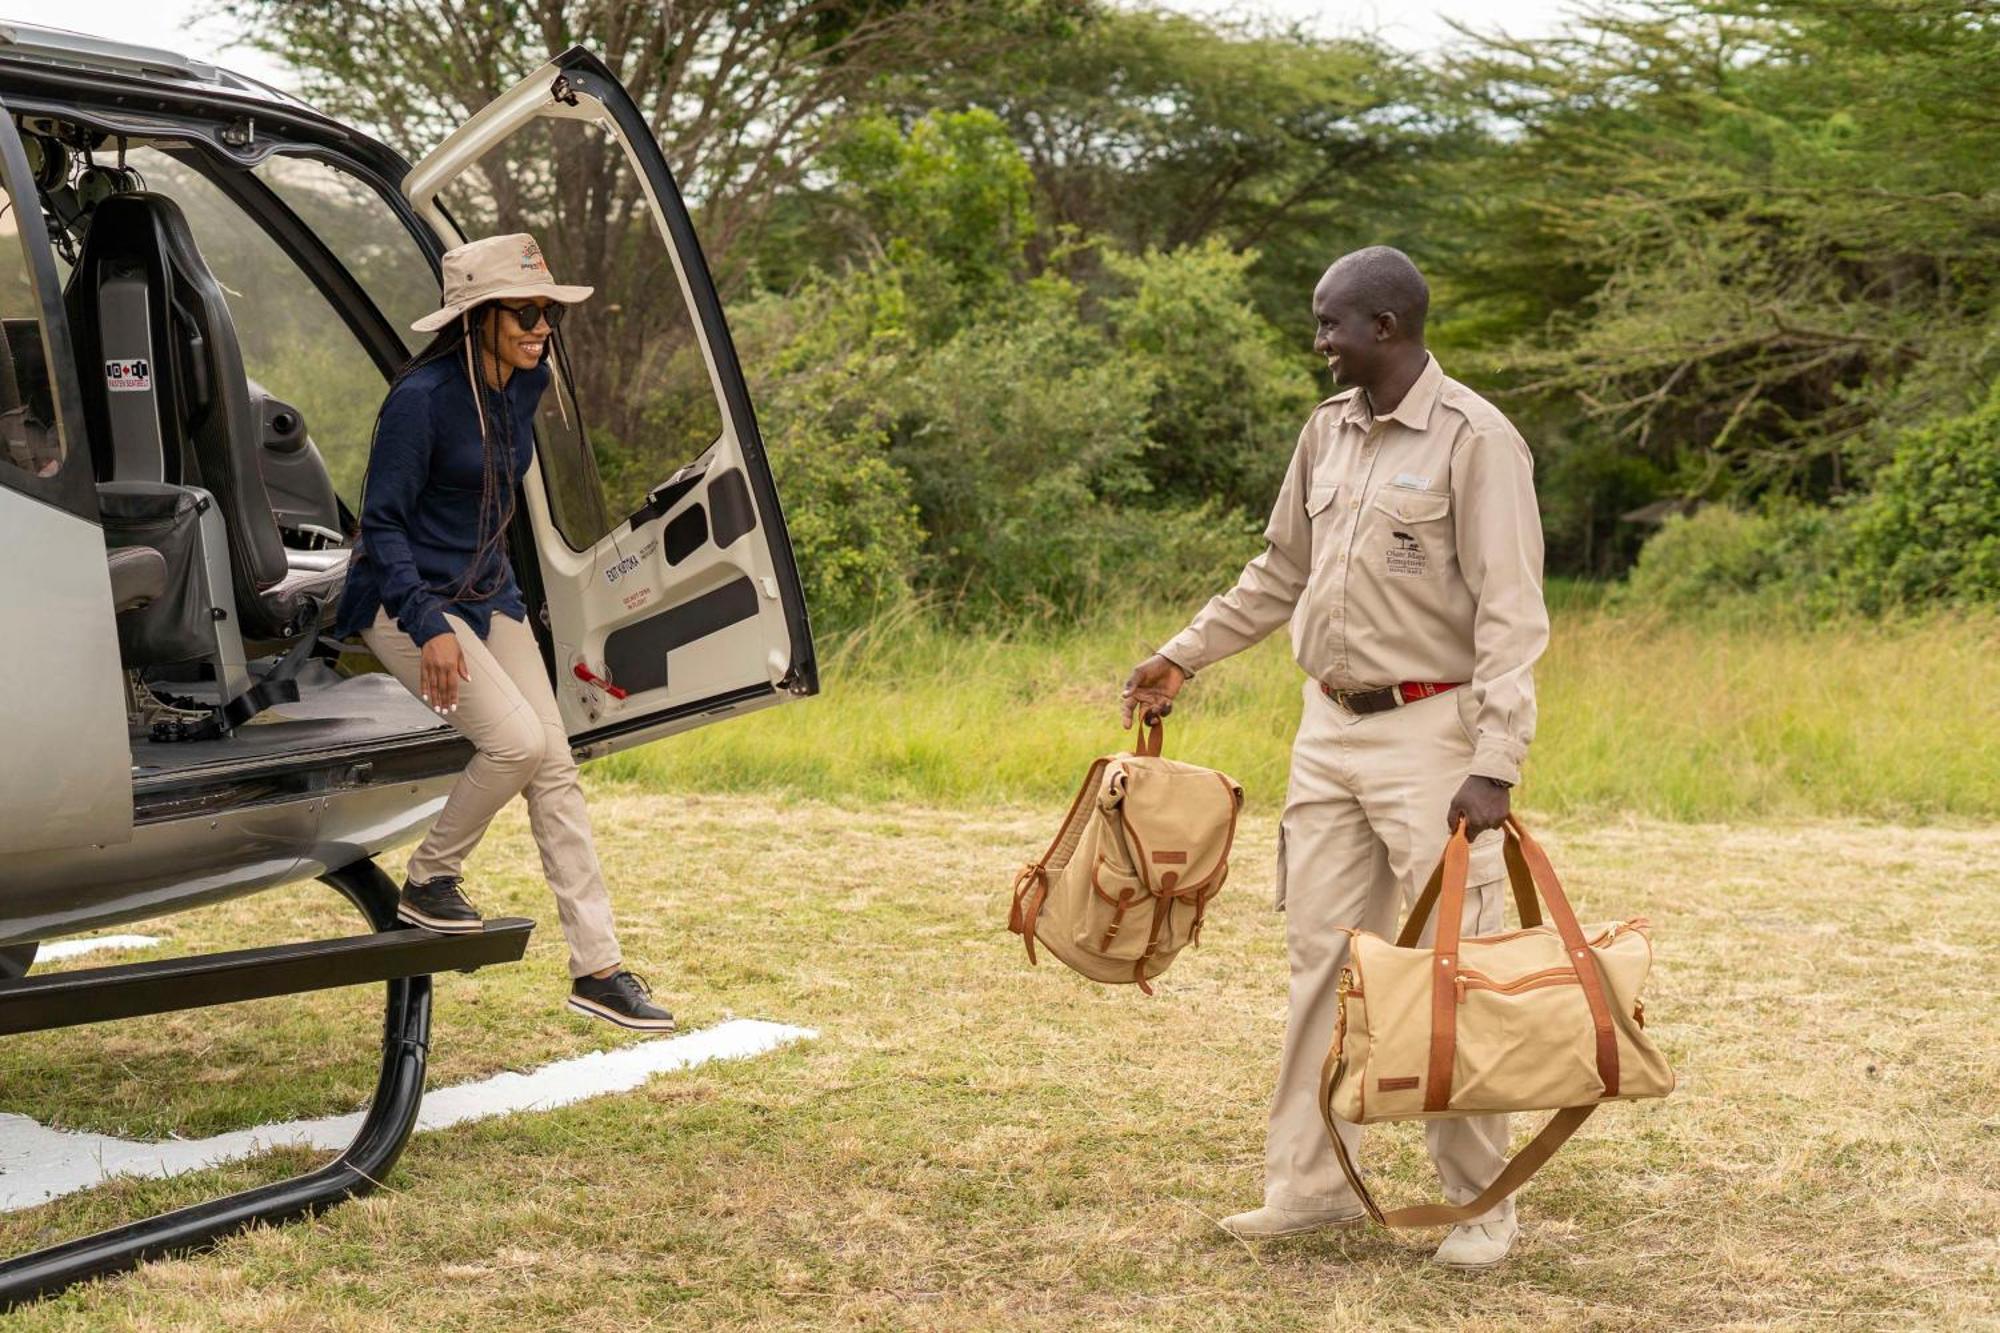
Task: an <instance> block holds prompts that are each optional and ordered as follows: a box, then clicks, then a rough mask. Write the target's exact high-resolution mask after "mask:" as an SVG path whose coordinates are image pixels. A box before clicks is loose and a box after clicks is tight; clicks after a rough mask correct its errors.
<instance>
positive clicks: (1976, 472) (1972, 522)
mask: <svg viewBox="0 0 2000 1333" xmlns="http://www.w3.org/2000/svg"><path fill="white" fill-rule="evenodd" d="M1842 582H1843V584H1844V585H1845V587H1846V588H1847V589H1848V590H1849V591H1850V594H1851V595H1852V597H1853V598H1854V600H1855V601H1856V602H1857V603H1858V604H1859V605H1860V606H1862V608H1863V609H1865V610H1869V611H1877V610H1883V609H1888V608H1892V607H1902V608H1908V607H1915V606H1921V605H1923V604H1925V603H1930V602H1976V603H1983V604H1986V605H1989V606H1990V605H1992V604H1994V603H1995V602H1996V601H2000V385H1996V387H1995V388H1994V390H1993V392H1992V393H1991V394H1989V395H1988V397H1987V399H1986V402H1985V403H1984V405H1982V406H1981V407H1979V408H1978V409H1977V410H1976V411H1973V412H1969V413H1966V414H1965V415H1963V416H1957V417H1949V418H1946V419H1944V420H1941V421H1937V422H1935V423H1933V424H1931V425H1928V426H1919V427H1915V428H1913V429H1911V430H1908V431H1906V432H1904V433H1903V435H1902V437H1901V439H1900V441H1899V442H1898V443H1897V445H1896V451H1895V454H1894V456H1893V457H1892V458H1891V459H1890V462H1889V464H1888V466H1887V467H1885V468H1883V469H1882V470H1881V472H1879V473H1878V474H1877V475H1876V477H1875V486H1874V490H1873V491H1872V492H1871V493H1870V494H1869V495H1868V496H1867V497H1865V498H1864V499H1863V500H1861V501H1860V502H1859V503H1858V504H1857V505H1856V506H1855V508H1854V513H1853V523H1852V538H1851V542H1850V544H1849V561H1848V565H1847V568H1846V569H1845V570H1844V571H1843V574H1842Z"/></svg>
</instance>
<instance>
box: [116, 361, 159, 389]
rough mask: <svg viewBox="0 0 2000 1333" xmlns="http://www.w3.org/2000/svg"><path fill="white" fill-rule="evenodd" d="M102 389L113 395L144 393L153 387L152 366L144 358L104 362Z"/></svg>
mask: <svg viewBox="0 0 2000 1333" xmlns="http://www.w3.org/2000/svg"><path fill="white" fill-rule="evenodd" d="M104 387H105V388H107V389H109V390H110V391H111V392H113V393H145V392H147V391H148V390H150V389H151V388H152V387H153V365H152V362H150V361H148V360H146V359H145V358H144V357H139V358H136V359H134V360H131V361H106V362H105V363H104Z"/></svg>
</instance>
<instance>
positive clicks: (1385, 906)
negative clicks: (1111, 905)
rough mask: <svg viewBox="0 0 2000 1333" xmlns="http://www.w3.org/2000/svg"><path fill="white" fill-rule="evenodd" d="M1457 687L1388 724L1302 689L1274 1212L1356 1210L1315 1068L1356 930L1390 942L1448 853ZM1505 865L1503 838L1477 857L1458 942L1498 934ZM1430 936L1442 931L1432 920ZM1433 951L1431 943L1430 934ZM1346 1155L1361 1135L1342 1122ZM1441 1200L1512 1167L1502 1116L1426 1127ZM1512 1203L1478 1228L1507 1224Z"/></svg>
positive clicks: (1274, 1108)
mask: <svg viewBox="0 0 2000 1333" xmlns="http://www.w3.org/2000/svg"><path fill="white" fill-rule="evenodd" d="M1469 702H1470V700H1469V698H1468V697H1467V695H1466V692H1465V691H1464V690H1462V689H1459V690H1451V691H1448V692H1446V693H1444V694H1439V695H1433V696H1432V697H1430V698H1428V699H1420V700H1418V701H1417V702H1415V703H1412V704H1406V705H1404V706H1403V707H1401V708H1396V709H1391V710H1390V711H1388V712H1385V713H1371V714H1369V715H1367V716H1365V717H1357V716H1355V715H1354V714H1351V713H1349V712H1348V711H1347V710H1346V709H1344V708H1342V707H1340V706H1339V705H1338V704H1336V703H1334V702H1333V701H1332V700H1331V699H1328V698H1327V697H1326V696H1325V695H1323V694H1322V693H1320V689H1319V685H1318V683H1317V682H1315V681H1312V680H1308V681H1307V682H1306V683H1305V712H1304V715H1303V716H1302V718H1301V719H1300V722H1299V734H1298V740H1297V742H1296V743H1295V745H1294V746H1293V750H1292V776H1291V788H1290V791H1289V792H1288V794H1287V796H1286V800H1285V815H1284V819H1283V821H1282V822H1281V823H1280V825H1279V833H1278V905H1279V906H1280V907H1281V908H1283V909H1284V911H1285V940H1286V947H1287V952H1288V954H1289V955H1290V960H1291V972H1292V988H1291V1008H1290V1011H1289V1014H1288V1017H1287V1020H1286V1024H1285V1048H1284V1054H1283V1057H1282V1058H1281V1061H1280V1064H1279V1066H1278V1087H1277V1091H1276V1092H1275V1093H1274V1094H1273V1096H1272V1098H1271V1126H1270V1137H1269V1139H1268V1143H1267V1148H1266V1158H1265V1184H1264V1199H1265V1202H1266V1203H1270V1204H1274V1205H1277V1206H1279V1207H1284V1208H1294V1209H1301V1210H1306V1209H1348V1208H1352V1209H1354V1210H1355V1211H1357V1212H1358V1211H1359V1210H1360V1208H1361V1203H1360V1200H1358V1199H1356V1198H1355V1197H1354V1192H1353V1191H1352V1190H1351V1189H1349V1188H1348V1186H1347V1181H1346V1179H1345V1177H1343V1176H1342V1175H1341V1171H1340V1162H1339V1159H1338V1158H1336V1157H1335V1155H1334V1151H1333V1145H1332V1143H1331V1142H1330V1141H1329V1140H1328V1139H1327V1134H1326V1123H1325V1122H1324V1121H1323V1120H1322V1119H1321V1118H1320V1113H1319V1105H1318V1097H1319V1080H1320V1070H1321V1068H1322V1066H1323V1065H1324V1064H1325V1061H1326V1054H1327V1048H1328V1047H1329V1046H1331V1045H1332V1043H1333V1030H1334V1022H1335V1017H1336V1015H1337V1013H1338V1008H1339V1000H1338V988H1339V979H1340V969H1341V968H1342V967H1343V966H1345V965H1346V963H1347V948H1348V937H1347V935H1346V934H1345V933H1344V932H1345V930H1346V929H1347V928H1349V927H1357V926H1358V927H1361V928H1363V929H1366V930H1369V931H1372V932H1374V933H1375V934H1378V935H1384V936H1388V937H1390V938H1393V937H1394V936H1395V933H1396V930H1397V928H1398V926H1399V924H1400V918H1401V916H1402V914H1403V913H1404V911H1406V910H1407V908H1408V907H1409V905H1410V904H1411V903H1412V902H1413V901H1414V900H1415V898H1416V895H1417V893H1418V892H1419V891H1420V890H1421V889H1422V888H1423V886H1424V882H1425V881H1426V880H1428V879H1429V878H1430V873H1431V870H1432V869H1433V868H1434V867H1435V866H1436V865H1437V861H1438V858H1439V856H1441V855H1442V854H1443V852H1444V844H1445V839H1446V837H1447V836H1448V830H1447V829H1446V828H1445V822H1444V819H1445V811H1446V809H1447V808H1448V807H1449V806H1450V804H1451V798H1452V796H1453V794H1454V793H1456V792H1457V790H1458V787H1459V784H1460V783H1461V782H1463V781H1464V780H1465V773H1466V768H1467V766H1468V765H1470V763H1471V762H1472V737H1471V735H1470V733H1469V731H1468V729H1467V725H1466V723H1465V722H1464V721H1462V720H1461V716H1460V711H1459V710H1460V708H1461V706H1462V705H1465V704H1468V703H1469ZM1505 877H1506V866H1505V862H1504V861H1503V860H1502V856H1501V844H1500V834H1499V833H1498V831H1495V832H1492V833H1488V834H1486V835H1484V836H1483V837H1481V838H1480V839H1479V840H1478V841H1477V842H1475V843H1474V845H1473V852H1472V870H1471V874H1470V875H1469V876H1468V878H1467V883H1466V890H1465V915H1464V918H1463V924H1462V926H1461V930H1462V931H1463V932H1464V934H1466V935H1468V936H1470V935H1486V934H1493V933H1496V932H1497V931H1499V930H1500V929H1501V924H1502V913H1503V911H1504V906H1503V899H1504V897H1505V893H1504V889H1505V885H1504V883H1503V881H1504V880H1505ZM1432 924H1433V925H1435V924H1436V923H1435V922H1433V923H1432ZM1424 938H1425V940H1426V942H1428V941H1429V939H1430V933H1429V931H1426V932H1425V936H1424ZM1341 1130H1342V1133H1343V1135H1344V1136H1345V1137H1346V1140H1347V1144H1348V1149H1349V1151H1350V1152H1358V1151H1359V1150H1360V1139H1361V1131H1360V1129H1359V1127H1357V1126H1353V1125H1347V1124H1343V1125H1342V1126H1341ZM1425 1130H1426V1136H1427V1139H1428V1144H1429V1148H1430V1156H1431V1161H1432V1163H1433V1164H1435V1165H1436V1167H1437V1171H1438V1175H1439V1176H1440V1177H1442V1178H1443V1181H1444V1189H1445V1196H1446V1197H1447V1198H1448V1199H1449V1200H1450V1201H1451V1202H1453V1203H1465V1202H1468V1201H1470V1200H1471V1199H1473V1198H1475V1197H1477V1195H1478V1194H1479V1191H1480V1190H1482V1189H1483V1188H1485V1187H1486V1185H1487V1184H1488V1183H1490V1182H1491V1181H1492V1179H1493V1177H1494V1176H1496V1175H1498V1174H1499V1172H1500V1168H1501V1166H1502V1165H1503V1164H1504V1162H1505V1160H1506V1151H1507V1117H1505V1116H1478V1117H1474V1118H1470V1119H1464V1120H1433V1121H1428V1122H1426V1124H1425ZM1513 1208H1514V1201H1513V1200H1512V1199H1511V1198H1510V1199H1507V1200H1506V1201H1505V1202H1503V1203H1501V1204H1500V1205H1499V1206H1497V1207H1496V1208H1495V1209H1494V1210H1493V1211H1492V1212H1491V1213H1488V1214H1486V1215H1485V1216H1484V1217H1482V1218H1479V1219H1476V1220H1479V1221H1498V1220H1501V1219H1502V1218H1505V1217H1507V1216H1508V1215H1510V1214H1511V1213H1512V1212H1513Z"/></svg>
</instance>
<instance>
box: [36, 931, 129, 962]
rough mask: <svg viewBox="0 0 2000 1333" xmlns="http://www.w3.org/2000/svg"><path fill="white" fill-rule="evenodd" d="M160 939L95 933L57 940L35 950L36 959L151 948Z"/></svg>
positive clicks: (54, 960) (45, 959) (44, 960)
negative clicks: (86, 937)
mask: <svg viewBox="0 0 2000 1333" xmlns="http://www.w3.org/2000/svg"><path fill="white" fill-rule="evenodd" d="M158 943H159V940H158V939H156V938H154V937H153V936H151V935H93V936H92V937H90V938H89V939H83V940H57V941H55V943H53V944H44V945H43V946H42V947H41V948H39V949H37V950H36V951H35V961H36V962H38V963H52V962H56V961H57V960H59V959H63V958H81V957H82V956H83V955H85V954H87V953H97V952H98V951H99V950H111V949H121V950H123V949H150V948H152V947H153V946H154V945H155V944H158Z"/></svg>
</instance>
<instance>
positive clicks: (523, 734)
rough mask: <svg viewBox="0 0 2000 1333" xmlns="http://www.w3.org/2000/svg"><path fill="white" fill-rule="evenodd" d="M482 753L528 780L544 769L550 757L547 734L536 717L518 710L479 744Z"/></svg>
mask: <svg viewBox="0 0 2000 1333" xmlns="http://www.w3.org/2000/svg"><path fill="white" fill-rule="evenodd" d="M479 752H480V753H481V754H483V755H485V756H486V758H487V759H488V760H490V761H491V762H493V763H495V764H499V765H500V766H502V767H503V768H506V769H507V770H508V771H510V772H518V773H520V774H522V775H523V776H524V777H525V776H526V775H528V774H530V773H533V772H534V771H535V770H536V769H538V768H540V767H541V766H542V760H543V759H544V757H545V755H546V740H545V733H544V731H543V729H542V724H541V722H540V720H539V719H537V718H536V717H535V715H534V714H533V713H532V712H531V711H529V710H528V709H525V708H517V709H515V710H514V711H513V712H511V713H509V714H508V715H507V718H506V720H505V722H503V723H502V724H501V725H500V726H497V727H495V728H493V729H492V730H491V731H490V732H489V733H488V734H487V735H486V736H484V737H482V738H481V739H480V741H479Z"/></svg>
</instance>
